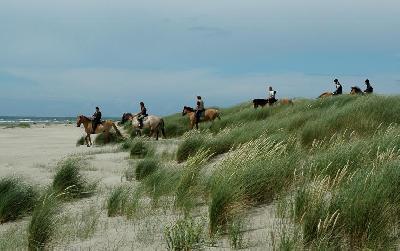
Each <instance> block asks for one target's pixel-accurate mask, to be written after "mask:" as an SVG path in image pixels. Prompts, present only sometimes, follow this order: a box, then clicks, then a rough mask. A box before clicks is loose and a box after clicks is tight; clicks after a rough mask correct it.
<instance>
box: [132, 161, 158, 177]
mask: <svg viewBox="0 0 400 251" xmlns="http://www.w3.org/2000/svg"><path fill="white" fill-rule="evenodd" d="M159 166H160V164H159V162H158V160H156V159H149V158H146V159H143V160H140V161H139V162H138V163H137V166H136V169H135V178H136V180H142V179H144V178H146V177H147V176H149V175H151V174H152V173H154V172H156V171H157V169H158V168H159Z"/></svg>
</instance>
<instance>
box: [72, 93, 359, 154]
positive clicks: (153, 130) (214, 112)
mask: <svg viewBox="0 0 400 251" xmlns="http://www.w3.org/2000/svg"><path fill="white" fill-rule="evenodd" d="M350 94H351V95H356V94H360V95H362V94H364V93H363V91H362V90H361V89H360V88H359V87H356V86H354V87H351V91H350ZM329 96H333V93H332V92H324V93H322V94H321V95H320V96H319V97H318V98H324V97H329ZM276 104H278V105H293V100H291V99H281V100H276V99H274V100H271V99H253V107H254V108H255V109H257V108H258V107H264V106H266V105H268V106H273V105H276ZM185 115H187V116H188V117H189V121H190V124H189V127H190V129H193V128H194V127H195V126H196V128H197V129H198V124H199V123H201V122H207V121H211V122H212V121H214V120H215V119H217V118H218V119H221V117H220V112H219V110H218V109H214V108H209V109H206V110H205V111H204V112H203V114H202V116H201V119H200V121H198V120H197V118H196V111H195V109H193V108H191V107H188V106H184V107H183V111H182V116H185ZM137 116H138V115H133V114H132V113H124V114H123V115H122V119H121V122H120V123H119V124H125V123H126V122H128V121H130V122H131V124H132V129H133V130H134V131H135V132H136V134H137V135H139V136H141V135H142V130H143V129H149V130H150V135H149V136H150V137H153V136H155V137H156V140H158V138H159V136H160V132H161V134H162V136H163V137H164V138H166V134H165V122H164V119H163V118H161V117H158V116H154V115H149V116H147V117H146V118H145V120H144V121H143V127H140V125H139V121H138V119H137ZM76 123H77V127H80V126H81V125H82V124H83V125H84V128H85V132H86V137H85V143H86V145H87V146H88V147H90V146H91V145H93V144H92V140H91V137H90V135H91V134H100V133H104V135H105V139H106V141H108V140H109V138H110V130H111V128H114V130H115V132H116V133H117V135H118V136H121V137H122V134H121V132H120V131H119V130H118V127H117V126H116V125H115V123H114V122H113V121H111V120H106V121H103V122H102V123H101V124H100V125H98V126H97V128H96V130H95V131H93V128H92V119H90V118H88V117H86V116H83V115H80V116H78V118H77V122H76Z"/></svg>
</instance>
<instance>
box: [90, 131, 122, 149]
mask: <svg viewBox="0 0 400 251" xmlns="http://www.w3.org/2000/svg"><path fill="white" fill-rule="evenodd" d="M123 141H124V139H123V137H121V136H119V135H118V134H117V133H115V132H113V131H110V132H109V133H108V134H107V133H101V134H99V135H97V136H96V138H95V139H94V142H93V143H94V144H95V145H99V146H102V145H106V144H116V143H121V142H123Z"/></svg>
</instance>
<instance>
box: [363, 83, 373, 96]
mask: <svg viewBox="0 0 400 251" xmlns="http://www.w3.org/2000/svg"><path fill="white" fill-rule="evenodd" d="M365 85H366V86H367V89H365V90H364V93H366V94H370V93H373V92H374V88H372V86H371V84H370V83H369V79H366V80H365Z"/></svg>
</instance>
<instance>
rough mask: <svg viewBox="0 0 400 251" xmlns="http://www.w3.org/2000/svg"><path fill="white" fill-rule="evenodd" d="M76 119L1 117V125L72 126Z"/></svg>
mask: <svg viewBox="0 0 400 251" xmlns="http://www.w3.org/2000/svg"><path fill="white" fill-rule="evenodd" d="M108 119H111V120H118V118H104V120H108ZM75 122H76V117H29V116H0V125H8V124H19V123H27V124H72V123H75Z"/></svg>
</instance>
